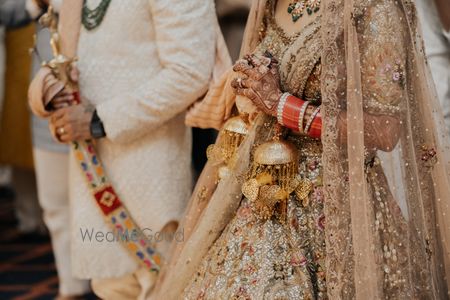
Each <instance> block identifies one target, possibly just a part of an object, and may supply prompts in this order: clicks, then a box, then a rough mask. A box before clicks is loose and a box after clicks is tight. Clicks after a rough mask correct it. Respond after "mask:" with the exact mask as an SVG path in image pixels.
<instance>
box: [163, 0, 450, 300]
mask: <svg viewBox="0 0 450 300" xmlns="http://www.w3.org/2000/svg"><path fill="white" fill-rule="evenodd" d="M274 5H275V0H268V1H262V0H260V1H254V3H253V8H252V12H251V14H250V17H249V22H248V28H247V32H246V35H245V40H244V47H243V54H247V53H264V52H267V51H268V52H270V53H271V54H272V55H273V56H274V57H275V58H276V59H277V60H278V61H279V69H280V70H279V71H280V75H281V86H282V90H283V92H289V93H291V94H292V95H294V96H296V97H299V98H301V99H304V100H307V101H310V103H313V104H315V105H317V106H319V105H321V109H322V111H321V113H322V118H323V129H322V137H321V139H313V138H309V137H306V136H303V135H300V134H298V133H295V132H293V131H290V130H287V129H283V130H281V131H280V130H279V125H277V120H276V118H272V117H268V116H265V115H262V114H261V115H260V116H259V117H257V118H256V120H253V121H251V122H250V121H248V120H247V119H246V118H245V117H242V116H240V117H239V116H238V117H232V118H229V115H228V114H227V112H225V113H224V116H225V118H227V119H230V121H228V122H227V123H226V124H225V125H224V127H223V129H222V131H221V133H220V136H219V139H218V141H217V143H216V144H215V145H214V146H212V148H211V149H210V151H209V153H208V154H209V157H210V161H209V162H208V164H207V166H206V168H205V170H204V172H203V174H202V176H201V178H200V180H199V182H198V184H197V187H196V189H195V191H194V195H193V197H192V199H191V202H190V204H189V209H188V212H187V215H186V218H185V220H184V222H183V223H182V226H184V227H183V228H184V229H185V241H184V242H183V243H181V244H177V245H176V246H175V247H174V248H175V249H174V253H173V257H172V261H171V262H170V263H169V265H168V267H167V269H166V271H165V272H164V273H163V275H162V277H161V285H160V291H159V292H160V296H161V297H164V298H165V299H179V298H185V299H409V298H410V299H447V298H448V297H449V295H448V283H449V278H450V277H449V275H450V264H449V260H450V248H449V244H450V209H449V208H450V207H449V204H450V186H449V173H448V167H449V161H448V150H449V148H448V141H447V137H446V132H445V129H444V127H443V124H442V117H441V115H440V111H439V106H438V104H437V100H436V97H435V94H434V91H433V85H432V83H430V76H429V75H428V71H427V67H426V61H425V58H424V53H423V46H422V40H421V36H420V34H419V29H418V24H417V20H416V12H415V8H414V5H413V4H412V3H411V2H410V1H408V0H397V1H394V0H354V1H353V0H346V1H343V0H325V1H322V9H321V16H320V17H317V18H316V19H315V21H313V22H312V23H310V24H309V25H307V26H306V27H305V28H304V29H303V30H302V31H301V32H299V33H298V34H296V35H293V36H288V35H287V34H286V33H285V32H283V30H282V29H281V28H280V27H279V26H278V25H277V23H276V22H275V18H274ZM232 76H235V75H234V74H233V73H232V72H229V73H227V74H225V75H224V78H223V79H222V81H221V82H219V83H217V88H216V90H212V91H211V92H210V94H213V96H211V97H209V98H208V97H207V98H206V99H205V100H204V103H201V104H200V105H202V106H203V108H202V110H203V111H208V109H210V107H214V110H215V111H216V112H217V106H223V107H225V106H229V104H230V101H232V103H234V102H233V101H235V100H236V99H234V98H235V97H231V98H230V96H229V95H230V93H229V91H228V89H229V87H228V85H229V81H230V80H229V78H231V77H232ZM227 77H228V78H227ZM218 91H219V92H218ZM224 95H227V96H226V97H225V96H224ZM232 98H233V99H232ZM230 99H231V100H230ZM237 101H239V99H237ZM238 106H239V105H238ZM224 111H227V109H225V108H224ZM198 120H199V121H198V122H199V123H201V122H202V114H201V113H198ZM207 122H210V120H206V119H205V124H206V123H207ZM283 159H286V160H285V161H283ZM289 159H290V160H289ZM274 161H276V163H274ZM292 168H293V169H292ZM282 192H284V193H285V195H287V197H278V196H280V193H281V194H282Z"/></svg>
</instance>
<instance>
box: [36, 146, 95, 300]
mask: <svg viewBox="0 0 450 300" xmlns="http://www.w3.org/2000/svg"><path fill="white" fill-rule="evenodd" d="M33 154H34V163H35V168H36V182H37V189H38V198H39V203H40V205H41V207H42V210H43V215H44V222H45V224H46V225H47V227H48V230H49V232H50V237H51V239H52V247H53V253H54V255H55V262H56V270H57V272H58V279H59V294H60V295H61V296H73V295H81V294H85V293H87V292H88V291H89V290H90V288H89V282H88V281H87V280H79V279H76V278H74V277H73V276H72V264H71V260H70V257H71V255H70V236H71V235H70V226H69V224H70V222H69V220H70V206H69V193H68V180H69V154H68V153H58V152H50V151H45V150H41V149H38V148H34V149H33Z"/></svg>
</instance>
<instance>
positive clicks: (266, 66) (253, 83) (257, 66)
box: [231, 55, 282, 116]
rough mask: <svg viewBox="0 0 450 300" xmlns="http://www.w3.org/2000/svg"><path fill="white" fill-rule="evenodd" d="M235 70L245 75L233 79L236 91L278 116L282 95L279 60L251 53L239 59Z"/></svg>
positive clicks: (262, 109) (264, 110) (266, 111)
mask: <svg viewBox="0 0 450 300" xmlns="http://www.w3.org/2000/svg"><path fill="white" fill-rule="evenodd" d="M233 70H234V71H235V72H239V73H241V74H243V75H244V76H242V77H238V78H237V79H234V80H233V81H232V83H231V85H232V87H233V88H234V89H235V93H236V94H237V95H241V96H245V97H247V98H248V99H250V100H251V101H252V102H253V103H254V104H255V106H257V107H258V108H259V109H260V110H261V111H263V112H264V113H266V114H269V115H272V116H276V114H277V106H278V102H279V100H280V97H281V95H282V92H281V90H280V75H279V72H278V62H277V61H276V60H275V59H273V58H271V57H268V55H266V56H256V55H251V56H246V57H245V58H244V59H241V60H239V61H238V62H237V63H236V65H235V66H234V67H233Z"/></svg>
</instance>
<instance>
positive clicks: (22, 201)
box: [0, 0, 45, 239]
mask: <svg viewBox="0 0 450 300" xmlns="http://www.w3.org/2000/svg"><path fill="white" fill-rule="evenodd" d="M25 6H26V0H0V24H1V26H3V27H7V28H18V27H22V26H24V25H27V24H29V23H30V21H31V20H32V17H31V15H30V13H29V12H28V11H27V10H26V9H25ZM32 36H33V28H31V27H25V28H23V29H20V30H17V31H14V32H10V33H7V34H6V35H5V36H4V37H3V38H2V40H1V43H2V45H3V44H4V43H5V41H6V48H5V50H6V52H5V53H6V60H5V58H3V59H2V61H1V63H0V68H1V71H0V73H2V75H4V76H3V80H1V85H3V84H4V85H5V88H4V90H3V92H2V93H1V97H2V98H3V97H4V101H3V103H2V110H1V111H2V117H1V125H0V145H1V146H0V166H3V167H2V168H0V174H3V177H4V178H3V180H2V181H3V184H2V182H1V181H0V185H2V186H3V189H2V196H5V197H4V198H12V197H14V208H15V215H16V219H17V229H18V231H19V233H20V234H21V237H22V238H23V239H29V238H35V237H37V235H36V234H42V233H44V232H45V227H44V225H43V221H42V216H41V215H42V214H41V209H40V207H39V204H38V201H37V197H36V184H35V178H34V172H33V159H32V152H31V138H30V125H29V114H28V109H27V105H26V91H27V85H28V83H29V79H30V73H29V69H30V57H29V54H28V48H29V47H30V46H31V45H32ZM11 170H12V181H11ZM8 183H9V184H8ZM11 187H12V188H14V190H15V191H16V195H14V193H12V190H11Z"/></svg>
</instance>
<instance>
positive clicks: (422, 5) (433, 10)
mask: <svg viewBox="0 0 450 300" xmlns="http://www.w3.org/2000/svg"><path fill="white" fill-rule="evenodd" d="M416 2H417V3H416V4H417V9H418V11H419V17H420V19H421V23H422V30H423V38H424V42H425V51H426V55H427V57H428V63H429V65H430V69H431V73H432V75H433V80H434V82H435V85H436V90H437V93H438V97H439V100H440V102H441V105H442V110H443V114H444V119H445V123H446V127H447V129H448V130H450V1H449V0H416Z"/></svg>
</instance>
